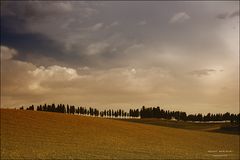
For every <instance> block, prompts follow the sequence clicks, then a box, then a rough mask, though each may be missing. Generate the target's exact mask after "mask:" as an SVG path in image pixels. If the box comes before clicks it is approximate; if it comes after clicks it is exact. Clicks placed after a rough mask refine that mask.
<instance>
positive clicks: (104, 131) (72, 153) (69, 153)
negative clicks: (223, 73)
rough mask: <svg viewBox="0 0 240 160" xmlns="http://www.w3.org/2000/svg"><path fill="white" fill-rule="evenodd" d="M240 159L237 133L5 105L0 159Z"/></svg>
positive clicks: (2, 119) (2, 115) (2, 114)
mask: <svg viewBox="0 0 240 160" xmlns="http://www.w3.org/2000/svg"><path fill="white" fill-rule="evenodd" d="M18 158H22V159H27V158H30V159H35V158H42V159H46V158H48V159H49V158H50V159H51V158H54V159H175V158H181V159H186V158H191V159H195V158H196V159H199V158H209V159H213V158H217V159H219V158H223V159H231V158H233V159H239V135H230V134H222V133H212V132H201V131H196V130H185V129H179V128H170V127H164V126H155V125H147V124H142V123H132V122H127V121H117V120H113V119H105V118H97V117H87V116H78V115H67V114H60V113H51V112H37V111H29V110H10V109H1V159H18Z"/></svg>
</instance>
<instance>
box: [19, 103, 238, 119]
mask: <svg viewBox="0 0 240 160" xmlns="http://www.w3.org/2000/svg"><path fill="white" fill-rule="evenodd" d="M20 109H24V107H23V106H22V107H21V108H20ZM35 109H36V110H37V111H46V112H58V113H66V114H78V115H88V116H96V117H109V118H162V119H169V120H170V119H173V120H177V121H179V120H181V121H231V122H237V123H239V120H240V114H230V113H229V112H226V113H224V114H221V113H218V114H211V113H208V114H206V115H203V114H200V113H199V114H189V115H187V113H186V112H182V111H169V110H164V109H160V107H149V108H146V107H145V106H143V107H142V108H141V109H140V110H139V109H130V110H129V112H126V111H124V110H123V109H117V110H113V109H108V110H103V111H99V110H98V109H96V108H92V107H89V108H86V107H75V106H74V105H68V104H67V105H66V106H65V105H64V104H58V105H55V104H51V105H49V104H48V105H47V104H44V105H39V106H36V108H35V106H34V105H31V106H29V107H27V108H26V110H35Z"/></svg>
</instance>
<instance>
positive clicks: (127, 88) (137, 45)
mask: <svg viewBox="0 0 240 160" xmlns="http://www.w3.org/2000/svg"><path fill="white" fill-rule="evenodd" d="M44 103H50V104H51V103H64V104H72V105H77V106H86V107H96V108H99V109H108V108H112V109H117V108H122V109H125V110H128V109H129V108H140V107H142V106H143V105H144V106H146V107H156V106H159V107H160V108H163V109H169V110H180V111H186V112H187V113H208V112H211V113H224V112H231V113H239V1H230V2H226V1H212V2H208V1H202V2H201V1H199V2H197V1H185V2H184V1H170V2H167V1H151V2H144V1H138V2H136V1H116V2H114V1H105V2H104V1H97V2H94V1H88V2H84V1H69V2H67V1H56V2H53V1H52V2H51V1H18V2H17V1H15V2H14V1H10V2H3V1H1V107H2V108H5V107H8V108H15V107H20V106H22V105H23V106H28V105H31V104H35V105H38V104H44Z"/></svg>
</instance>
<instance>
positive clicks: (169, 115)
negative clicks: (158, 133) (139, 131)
mask: <svg viewBox="0 0 240 160" xmlns="http://www.w3.org/2000/svg"><path fill="white" fill-rule="evenodd" d="M140 117H141V118H162V119H175V120H182V121H231V122H237V123H239V120H240V114H230V113H229V112H226V113H224V114H221V113H217V114H211V113H208V114H207V115H202V114H200V113H199V114H189V115H187V114H186V112H182V111H169V110H163V109H160V107H150V108H145V107H144V106H143V107H142V109H141V111H140Z"/></svg>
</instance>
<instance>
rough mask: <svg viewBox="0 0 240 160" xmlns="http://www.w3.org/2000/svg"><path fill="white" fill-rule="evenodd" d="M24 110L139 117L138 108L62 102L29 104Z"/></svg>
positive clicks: (112, 116) (111, 116)
mask: <svg viewBox="0 0 240 160" xmlns="http://www.w3.org/2000/svg"><path fill="white" fill-rule="evenodd" d="M23 109H24V107H23V106H22V107H20V110H23ZM26 110H36V111H45V112H58V113H66V114H78V115H88V116H96V117H109V118H114V117H115V118H118V117H121V118H130V117H132V118H134V117H135V118H136V117H138V118H140V117H139V115H140V114H139V109H130V110H129V112H126V111H124V110H123V109H117V110H113V109H108V110H103V111H99V110H98V109H96V108H92V107H89V108H86V107H75V106H74V105H68V104H67V105H66V106H65V105H64V104H58V105H55V104H54V103H53V104H48V105H47V104H44V105H39V106H36V107H35V106H34V105H31V106H29V107H27V108H26Z"/></svg>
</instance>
